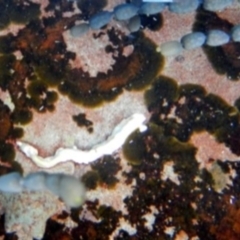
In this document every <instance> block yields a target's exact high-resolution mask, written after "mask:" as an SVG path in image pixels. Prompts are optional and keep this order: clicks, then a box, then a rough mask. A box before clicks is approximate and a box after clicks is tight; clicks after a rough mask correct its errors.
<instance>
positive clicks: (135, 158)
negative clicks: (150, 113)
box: [123, 131, 146, 165]
mask: <svg viewBox="0 0 240 240" xmlns="http://www.w3.org/2000/svg"><path fill="white" fill-rule="evenodd" d="M123 154H124V156H125V158H126V159H127V161H128V163H130V164H131V165H140V164H141V163H142V161H143V159H144V156H145V154H146V147H145V141H144V139H143V136H142V134H141V133H140V132H139V131H135V132H133V133H132V134H131V135H130V136H129V137H128V138H127V140H126V141H125V143H124V145H123Z"/></svg>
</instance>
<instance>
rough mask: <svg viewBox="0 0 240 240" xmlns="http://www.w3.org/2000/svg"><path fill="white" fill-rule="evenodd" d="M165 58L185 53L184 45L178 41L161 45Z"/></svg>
mask: <svg viewBox="0 0 240 240" xmlns="http://www.w3.org/2000/svg"><path fill="white" fill-rule="evenodd" d="M160 49H161V53H162V55H163V56H168V57H169V56H177V55H179V54H181V52H182V51H183V48H182V45H181V43H180V42H178V41H169V42H165V43H162V44H161V45H160Z"/></svg>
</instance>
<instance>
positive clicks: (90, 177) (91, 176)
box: [82, 170, 100, 189]
mask: <svg viewBox="0 0 240 240" xmlns="http://www.w3.org/2000/svg"><path fill="white" fill-rule="evenodd" d="M99 180H100V177H99V174H98V172H97V171H95V170H94V171H88V172H86V173H85V174H84V175H83V176H82V181H83V183H84V184H85V186H86V187H87V188H88V189H95V188H96V187H97V185H98V182H99Z"/></svg>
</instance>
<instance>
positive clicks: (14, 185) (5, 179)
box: [0, 172, 22, 193]
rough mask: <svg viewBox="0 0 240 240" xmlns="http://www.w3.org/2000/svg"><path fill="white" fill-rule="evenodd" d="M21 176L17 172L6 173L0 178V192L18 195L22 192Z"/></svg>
mask: <svg viewBox="0 0 240 240" xmlns="http://www.w3.org/2000/svg"><path fill="white" fill-rule="evenodd" d="M21 178H22V177H21V175H20V173H18V172H12V173H8V174H6V175H3V176H1V177H0V191H2V192H8V193H19V192H21V191H22V184H21Z"/></svg>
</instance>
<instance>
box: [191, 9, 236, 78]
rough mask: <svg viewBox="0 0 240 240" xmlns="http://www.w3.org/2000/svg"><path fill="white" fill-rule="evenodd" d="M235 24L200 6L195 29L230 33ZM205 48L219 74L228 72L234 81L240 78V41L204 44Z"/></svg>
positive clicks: (205, 31)
mask: <svg viewBox="0 0 240 240" xmlns="http://www.w3.org/2000/svg"><path fill="white" fill-rule="evenodd" d="M233 26H234V24H232V23H231V22H229V21H227V20H225V19H221V18H220V17H219V16H218V15H217V14H216V13H213V12H209V11H206V10H203V9H202V8H199V9H198V11H197V14H196V20H195V23H194V25H193V31H201V32H203V33H207V32H208V31H209V30H213V29H219V30H222V31H225V32H226V33H228V34H230V31H231V28H232V27H233ZM203 50H204V52H205V53H206V55H207V57H208V60H209V61H210V63H211V64H212V66H213V68H214V69H215V71H216V72H217V73H218V74H226V75H227V78H228V79H229V80H233V81H236V80H239V79H240V59H239V54H240V43H238V42H229V43H227V44H224V45H223V46H220V47H209V46H203Z"/></svg>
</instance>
